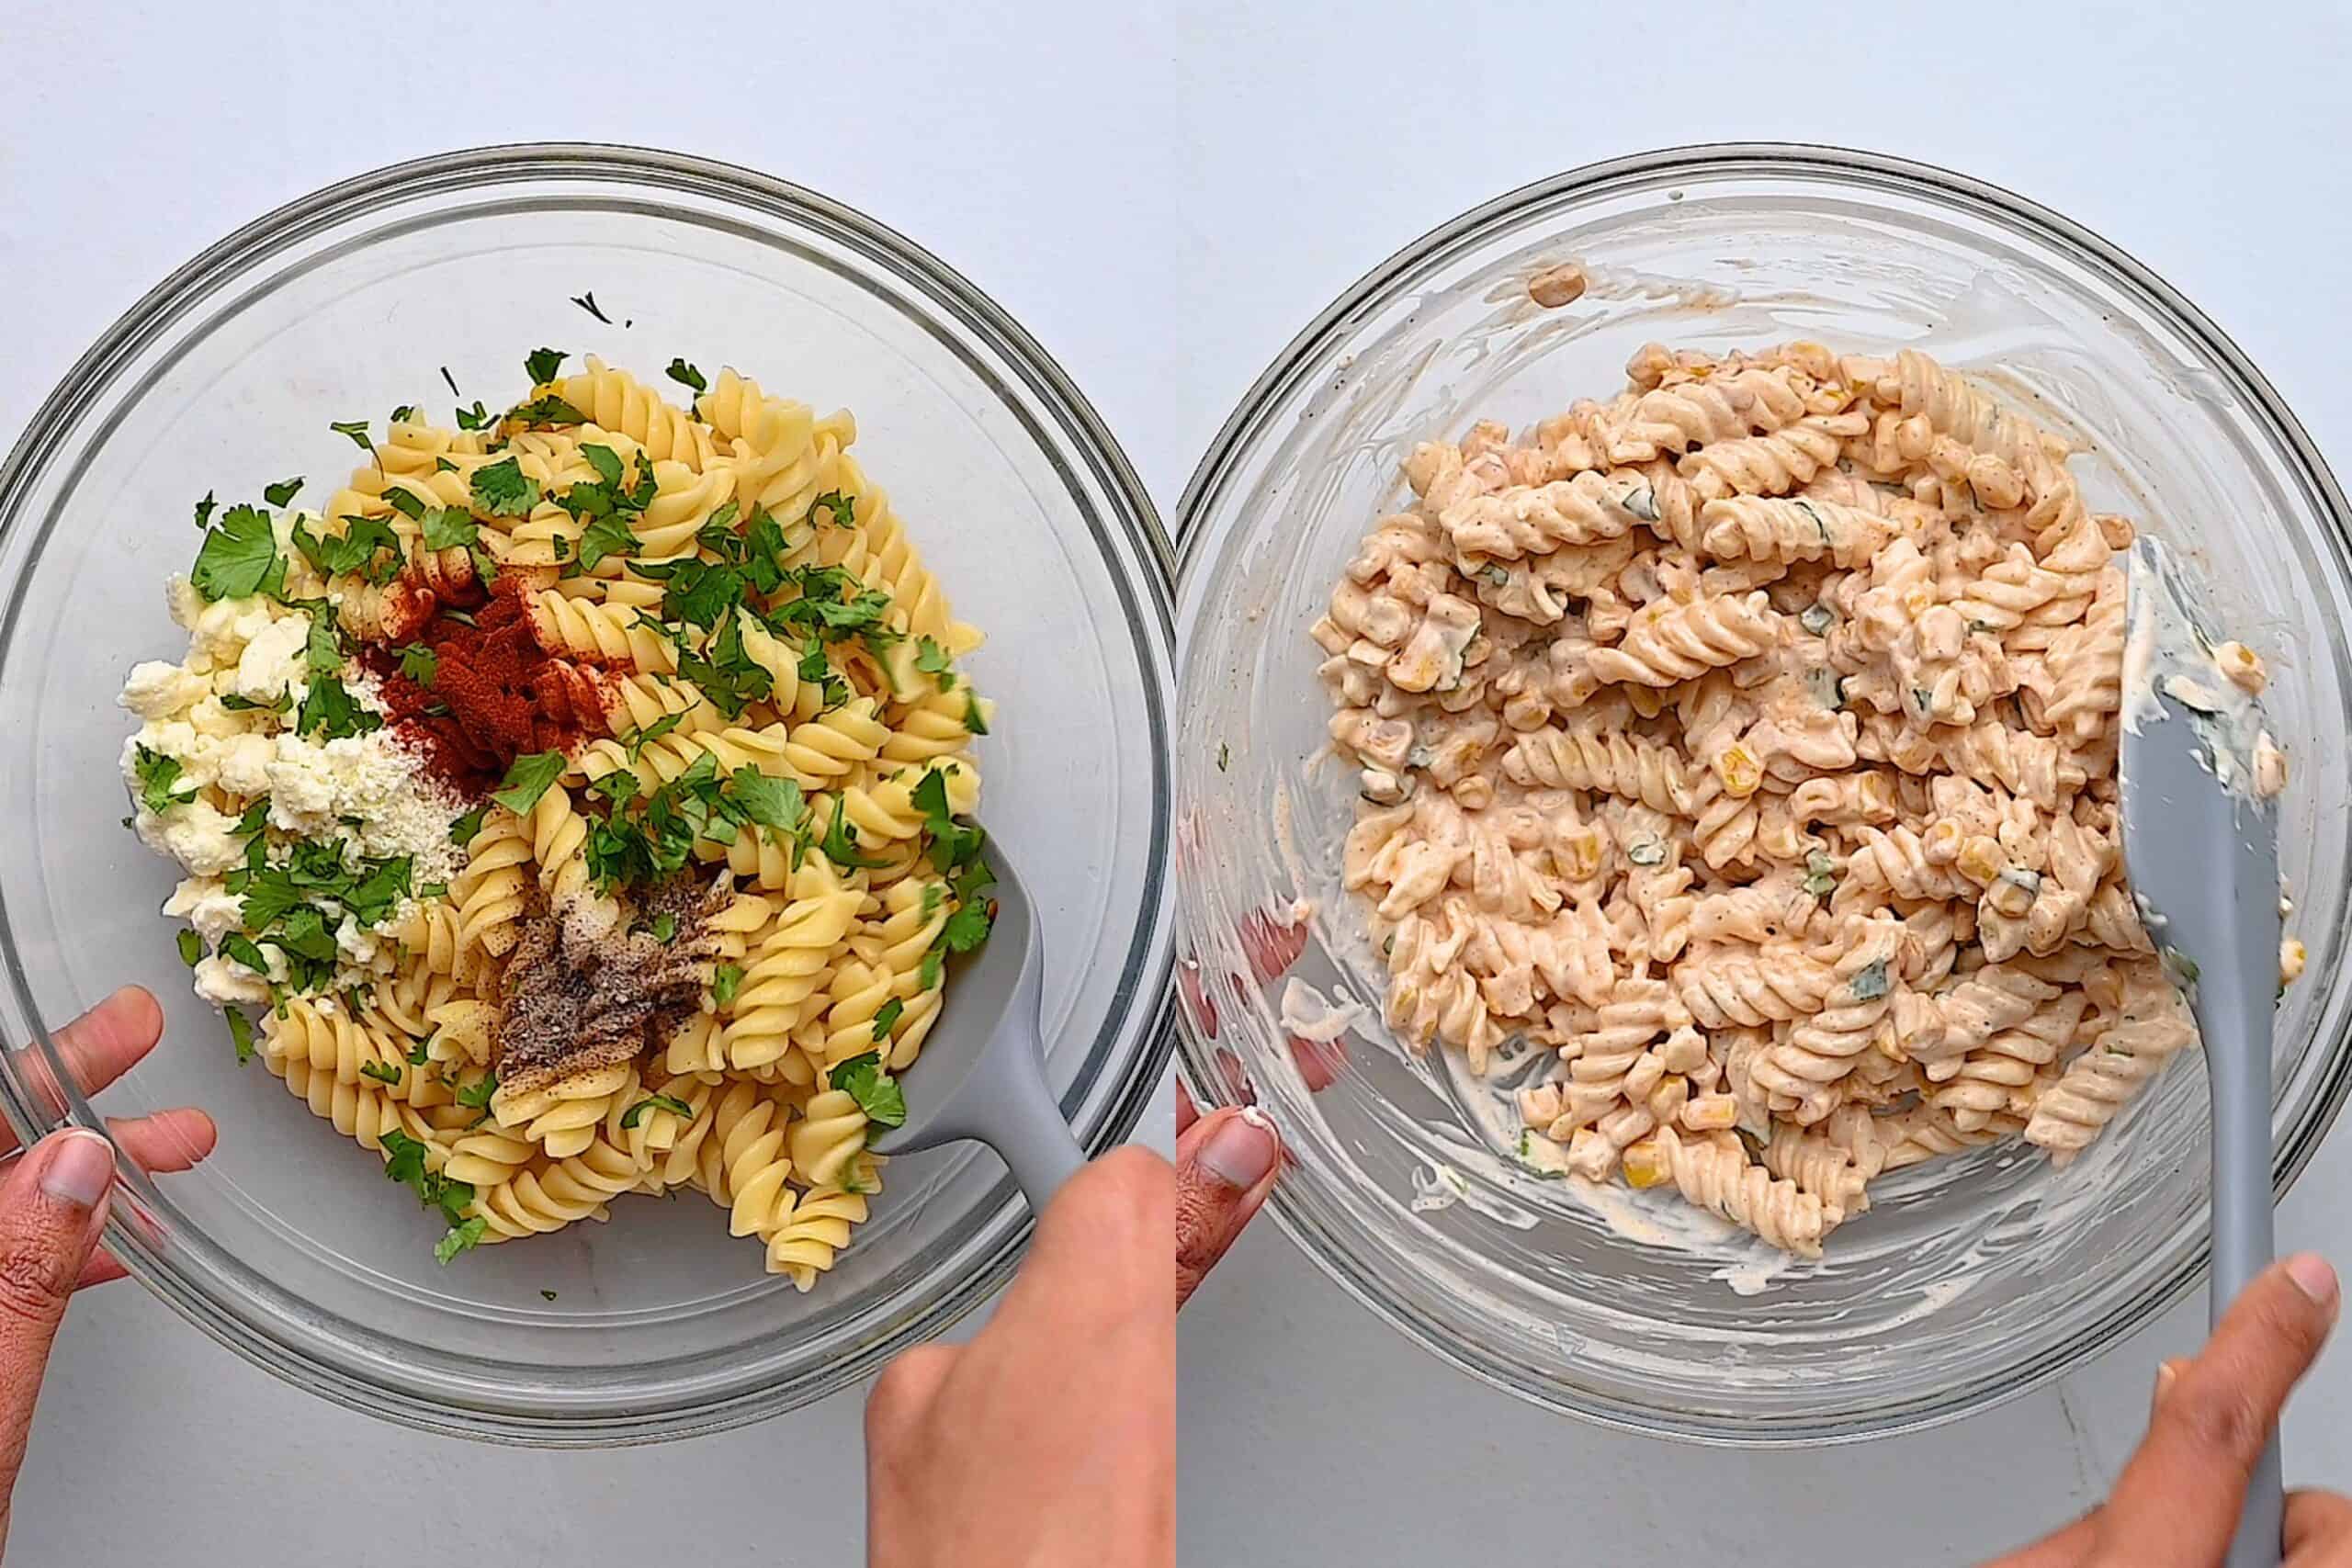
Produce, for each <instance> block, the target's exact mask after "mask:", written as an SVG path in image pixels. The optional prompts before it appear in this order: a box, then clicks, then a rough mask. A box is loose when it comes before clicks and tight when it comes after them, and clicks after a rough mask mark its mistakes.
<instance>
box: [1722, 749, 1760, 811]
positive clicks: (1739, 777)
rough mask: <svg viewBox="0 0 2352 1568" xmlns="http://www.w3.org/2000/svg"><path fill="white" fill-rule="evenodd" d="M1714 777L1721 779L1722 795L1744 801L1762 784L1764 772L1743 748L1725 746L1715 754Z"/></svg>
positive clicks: (1751, 755) (1753, 757)
mask: <svg viewBox="0 0 2352 1568" xmlns="http://www.w3.org/2000/svg"><path fill="white" fill-rule="evenodd" d="M1715 777H1717V778H1719V779H1721V780H1722V781H1723V784H1724V794H1725V795H1729V796H1731V797H1732V798H1733V799H1734V800H1746V799H1747V797H1748V796H1749V795H1754V794H1755V793H1756V791H1757V789H1758V786H1759V785H1761V784H1763V782H1764V770H1763V769H1762V768H1760V767H1758V766H1757V763H1756V758H1755V756H1754V754H1753V753H1751V752H1750V751H1749V750H1747V747H1745V746H1726V747H1724V749H1723V750H1721V751H1719V752H1717V753H1716V754H1715Z"/></svg>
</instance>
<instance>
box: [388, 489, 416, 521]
mask: <svg viewBox="0 0 2352 1568" xmlns="http://www.w3.org/2000/svg"><path fill="white" fill-rule="evenodd" d="M384 502H385V504H386V505H388V506H390V508H391V509H392V510H393V511H395V512H397V513H400V514H401V516H403V517H405V518H407V519H409V521H411V522H415V521H417V520H418V519H420V518H422V517H423V516H424V497H423V496H421V495H419V494H417V493H416V491H413V490H411V489H409V488H408V487H407V486H406V485H394V486H392V487H391V488H390V490H387V491H384Z"/></svg>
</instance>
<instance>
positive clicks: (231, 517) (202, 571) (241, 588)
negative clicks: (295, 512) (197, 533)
mask: <svg viewBox="0 0 2352 1568" xmlns="http://www.w3.org/2000/svg"><path fill="white" fill-rule="evenodd" d="M273 568H275V569H277V570H279V571H282V570H284V569H283V568H282V567H279V565H278V556H277V536H276V535H275V534H273V533H272V532H271V531H270V526H269V514H268V513H266V512H264V511H262V510H261V508H259V507H257V506H232V507H231V508H229V510H228V511H226V512H224V513H221V514H220V526H219V527H217V528H210V529H208V530H206V532H205V536H204V543H203V544H202V545H201V546H199V547H198V549H197V552H196V567H195V569H194V570H193V571H192V572H191V573H190V574H189V575H190V580H191V581H193V582H194V583H195V584H196V591H197V592H198V593H200V594H202V595H203V596H204V597H205V598H207V599H243V598H245V597H247V596H249V595H251V594H254V593H256V592H260V591H261V588H262V584H263V583H264V581H266V580H267V579H268V578H269V577H270V576H271V575H272V569H273Z"/></svg>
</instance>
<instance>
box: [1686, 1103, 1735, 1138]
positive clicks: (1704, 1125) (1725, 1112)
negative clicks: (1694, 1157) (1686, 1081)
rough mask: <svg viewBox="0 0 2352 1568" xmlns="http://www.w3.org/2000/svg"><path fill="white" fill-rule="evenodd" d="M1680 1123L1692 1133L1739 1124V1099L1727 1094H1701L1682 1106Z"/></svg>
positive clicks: (1716, 1129) (1712, 1130)
mask: <svg viewBox="0 0 2352 1568" xmlns="http://www.w3.org/2000/svg"><path fill="white" fill-rule="evenodd" d="M1681 1121H1682V1124H1683V1125H1684V1126H1685V1127H1688V1128H1689V1129H1690V1130H1691V1131H1692V1132H1694V1133H1710V1132H1715V1131H1718V1130H1720V1129H1723V1128H1726V1127H1735V1126H1737V1125H1738V1124H1739V1101H1738V1100H1735V1099H1733V1098H1732V1097H1731V1096H1730V1095H1727V1094H1702V1095H1701V1096H1699V1097H1698V1098H1697V1099H1696V1100H1691V1102H1690V1103H1689V1104H1687V1105H1685V1106H1684V1107H1683V1108H1682V1117H1681Z"/></svg>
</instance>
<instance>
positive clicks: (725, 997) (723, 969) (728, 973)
mask: <svg viewBox="0 0 2352 1568" xmlns="http://www.w3.org/2000/svg"><path fill="white" fill-rule="evenodd" d="M189 934H190V935H194V934H195V933H194V932H190V933H189ZM742 988H743V966H742V965H741V964H719V965H718V967H717V968H715V969H713V970H712V971H711V972H710V1000H711V1005H712V1006H714V1007H722V1008H723V1007H731V1006H733V1005H734V1002H735V993H736V992H737V991H740V990H741V989H742Z"/></svg>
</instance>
